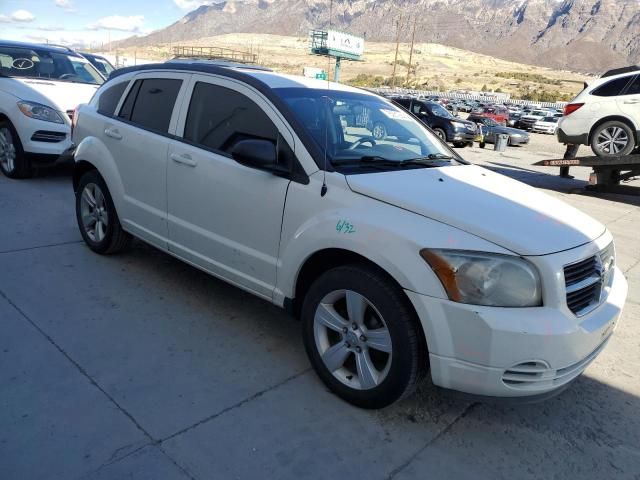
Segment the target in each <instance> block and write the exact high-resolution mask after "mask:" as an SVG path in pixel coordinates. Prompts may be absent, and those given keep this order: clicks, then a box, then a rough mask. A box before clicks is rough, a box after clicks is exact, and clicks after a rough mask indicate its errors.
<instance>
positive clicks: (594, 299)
mask: <svg viewBox="0 0 640 480" xmlns="http://www.w3.org/2000/svg"><path fill="white" fill-rule="evenodd" d="M614 259H615V253H614V247H613V243H610V244H609V245H608V246H607V247H605V248H604V249H603V250H602V251H600V253H599V254H598V255H594V256H592V257H589V258H586V259H584V260H580V261H579V262H575V263H572V264H569V265H566V266H565V267H564V281H565V287H566V292H567V306H568V307H569V310H571V311H572V312H573V313H574V314H575V315H577V316H581V315H585V314H587V313H589V312H590V311H592V310H593V309H594V308H596V307H597V306H598V305H600V303H602V301H603V300H604V299H605V296H606V288H605V287H606V286H607V285H608V284H609V280H610V276H611V273H612V272H613V265H614V262H615V260H614Z"/></svg>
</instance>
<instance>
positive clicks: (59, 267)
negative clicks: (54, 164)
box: [0, 137, 640, 480]
mask: <svg viewBox="0 0 640 480" xmlns="http://www.w3.org/2000/svg"><path fill="white" fill-rule="evenodd" d="M557 149H558V145H557V144H555V139H553V137H545V138H542V137H540V138H538V137H536V139H535V141H534V142H532V144H531V145H529V146H527V147H523V148H518V147H513V148H510V149H508V150H507V151H506V152H504V153H502V154H500V153H498V152H493V151H491V150H487V149H485V150H480V149H478V148H473V149H467V150H464V151H462V153H463V154H464V156H465V157H466V158H468V159H469V160H471V161H473V162H476V163H479V164H482V165H485V166H487V167H489V168H492V169H495V170H497V171H500V172H502V173H505V174H507V175H510V176H514V177H516V178H519V179H521V180H523V181H525V182H527V183H531V184H533V185H535V186H538V187H541V188H545V189H548V190H549V193H550V194H552V195H555V196H559V197H561V198H563V199H564V200H565V201H567V202H569V203H571V204H572V205H574V206H576V207H578V208H580V209H582V210H584V211H586V212H588V213H589V214H591V215H592V216H594V217H595V218H597V219H599V220H600V221H602V222H603V223H605V224H606V225H607V226H608V227H609V228H610V230H611V231H612V232H613V234H614V238H615V240H616V246H617V251H618V264H619V265H620V266H621V268H622V269H623V271H624V272H625V274H626V275H627V277H628V279H629V283H630V291H629V299H628V303H627V305H626V310H625V312H624V314H623V317H622V319H621V321H620V322H619V326H618V328H617V331H616V334H615V336H614V338H613V339H612V341H611V342H610V343H609V345H608V347H607V349H606V350H605V351H604V353H603V354H602V355H601V356H600V357H599V358H598V359H597V360H596V361H595V362H594V363H593V364H592V365H591V366H590V367H589V368H588V369H587V371H586V372H585V374H583V375H582V376H581V377H580V378H579V379H578V380H577V381H576V382H575V383H574V384H573V385H572V386H571V388H569V389H568V390H566V391H565V392H564V393H562V394H561V395H560V396H558V397H556V398H554V399H552V400H549V401H547V402H544V403H540V404H534V405H519V406H514V405H504V404H493V403H489V404H487V403H481V402H478V401H476V400H471V399H467V398H464V397H459V396H457V395H453V394H451V393H449V392H445V391H442V390H439V389H437V388H435V387H433V386H432V385H430V383H429V382H428V380H427V381H425V382H424V383H423V384H422V385H421V386H420V388H419V391H418V393H417V394H416V395H414V396H413V397H411V398H409V399H407V400H405V401H403V402H401V403H399V404H396V405H394V406H392V407H390V408H387V409H385V410H381V411H364V410H359V409H357V408H354V407H351V406H349V405H347V404H345V403H344V402H342V401H340V400H339V399H337V398H336V397H334V396H333V395H332V394H331V393H329V392H328V391H327V390H326V389H325V388H324V386H323V385H322V384H321V382H320V381H319V380H318V379H317V378H316V376H315V374H314V373H313V372H312V371H311V370H310V365H309V363H308V361H307V359H306V357H305V355H304V351H303V347H302V342H301V333H300V326H299V324H298V323H297V322H296V321H295V320H294V319H292V318H291V317H289V316H288V315H287V314H285V313H284V312H283V311H281V310H279V309H277V308H275V307H273V306H271V305H270V304H268V303H266V302H264V301H262V300H259V299H257V298H255V297H253V296H251V295H249V294H247V293H244V292H242V291H240V290H238V289H236V288H233V287H231V286H228V285H226V284H225V283H223V282H221V281H218V280H216V279H214V278H211V277H209V276H207V275H205V274H204V273H202V272H200V271H198V270H196V269H194V268H191V267H189V266H187V265H185V264H183V263H181V262H179V261H178V260H175V259H173V258H172V257H169V256H168V255H165V254H163V253H160V252H159V251H157V250H155V249H153V248H151V247H149V246H146V245H145V244H143V243H141V242H136V243H135V244H134V247H133V248H132V249H131V250H130V251H129V252H127V253H125V254H121V255H116V256H110V257H101V256H98V255H95V254H93V253H92V252H91V251H89V249H88V248H87V247H85V246H84V244H83V243H82V242H81V238H80V234H79V233H78V230H77V227H76V224H75V216H74V199H73V192H72V190H71V186H70V180H69V172H68V170H65V169H57V170H50V171H45V172H42V173H41V174H40V175H39V176H37V177H36V178H33V179H30V180H24V181H12V180H8V179H7V178H5V177H2V176H0V479H3V480H13V479H16V480H18V479H19V480H22V479H38V480H42V479H124V478H131V479H154V480H157V479H189V478H191V479H235V478H239V479H253V478H261V479H264V478H274V479H288V478H296V479H298V478H370V479H413V478H421V479H423V478H435V479H438V478H455V479H467V478H468V479H497V478H509V479H514V478H517V479H539V478H559V479H560V478H561V479H566V478H580V479H603V478H616V479H640V416H639V415H638V412H639V411H640V348H639V347H640V242H638V231H639V230H638V228H639V225H640V197H636V198H633V197H628V196H615V195H608V196H593V195H583V194H575V193H574V194H570V193H568V192H570V191H573V190H574V189H576V188H580V187H581V186H584V183H585V179H586V178H587V176H588V170H587V169H578V168H574V169H572V173H575V174H576V179H575V180H564V179H559V178H558V177H557V176H556V174H557V169H552V168H546V169H545V168H538V167H531V166H530V164H531V163H532V162H533V161H536V160H538V159H542V158H549V157H550V156H552V154H553V155H558V153H559V152H558V151H557ZM560 153H561V152H560ZM637 183H638V182H634V184H637Z"/></svg>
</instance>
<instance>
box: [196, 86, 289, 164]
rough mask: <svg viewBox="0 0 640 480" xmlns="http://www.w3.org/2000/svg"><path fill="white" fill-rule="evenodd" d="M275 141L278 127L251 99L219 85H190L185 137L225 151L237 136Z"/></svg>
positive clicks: (230, 146) (238, 137)
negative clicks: (191, 86) (191, 91)
mask: <svg viewBox="0 0 640 480" xmlns="http://www.w3.org/2000/svg"><path fill="white" fill-rule="evenodd" d="M248 138H254V139H263V140H270V141H272V142H274V143H275V142H276V139H277V138H278V129H277V127H276V126H275V125H274V123H273V122H272V121H271V119H270V118H269V117H268V116H267V114H266V113H265V112H264V111H262V109H261V108H260V107H259V106H258V105H256V104H255V103H254V102H253V101H252V100H251V99H249V98H247V97H246V96H245V95H242V94H241V93H238V92H236V91H234V90H230V89H228V88H225V87H220V86H218V85H212V84H210V83H204V82H198V83H197V84H196V86H195V87H194V89H193V95H192V96H191V102H190V105H189V113H188V114H187V121H186V124H185V127H184V139H185V140H188V141H189V142H191V143H193V144H195V145H198V146H201V147H205V148H207V149H210V150H216V151H221V152H225V153H228V152H229V151H230V150H231V148H233V146H234V145H235V144H236V143H237V142H238V141H240V140H244V139H248Z"/></svg>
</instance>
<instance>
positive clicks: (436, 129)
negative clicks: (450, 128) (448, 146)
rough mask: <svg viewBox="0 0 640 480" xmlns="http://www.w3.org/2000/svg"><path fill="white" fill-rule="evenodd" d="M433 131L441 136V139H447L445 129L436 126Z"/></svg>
mask: <svg viewBox="0 0 640 480" xmlns="http://www.w3.org/2000/svg"><path fill="white" fill-rule="evenodd" d="M433 131H434V133H435V134H436V135H437V136H438V137H440V140H442V141H443V142H446V141H447V134H446V133H445V131H444V130H443V129H441V128H434V129H433Z"/></svg>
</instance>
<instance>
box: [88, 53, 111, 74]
mask: <svg viewBox="0 0 640 480" xmlns="http://www.w3.org/2000/svg"><path fill="white" fill-rule="evenodd" d="M91 63H92V64H93V66H94V67H96V68H97V69H98V70H100V73H102V75H104V77H105V78H108V77H109V74H110V73H111V72H113V71H114V70H115V68H113V65H111V64H110V63H109V62H108V61H107V60H106V59H104V58H101V57H92V58H91Z"/></svg>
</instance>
